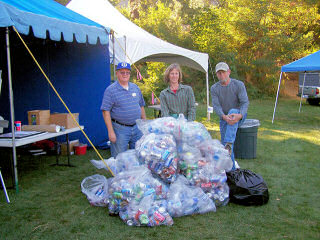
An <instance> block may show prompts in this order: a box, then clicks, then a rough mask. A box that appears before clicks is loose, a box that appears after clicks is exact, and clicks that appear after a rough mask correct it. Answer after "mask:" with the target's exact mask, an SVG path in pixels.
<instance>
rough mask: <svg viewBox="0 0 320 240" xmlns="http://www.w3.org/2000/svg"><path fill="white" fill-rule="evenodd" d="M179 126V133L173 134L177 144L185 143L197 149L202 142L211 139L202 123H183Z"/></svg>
mask: <svg viewBox="0 0 320 240" xmlns="http://www.w3.org/2000/svg"><path fill="white" fill-rule="evenodd" d="M180 121H183V120H180ZM179 126H180V129H179V131H176V132H175V133H174V136H175V138H176V140H177V142H180V143H181V142H182V143H187V144H189V145H190V146H193V147H198V146H199V145H200V144H201V143H202V142H204V141H206V140H209V139H211V135H210V133H209V132H208V131H207V129H206V128H205V126H203V124H202V123H199V122H184V123H183V124H180V125H179Z"/></svg>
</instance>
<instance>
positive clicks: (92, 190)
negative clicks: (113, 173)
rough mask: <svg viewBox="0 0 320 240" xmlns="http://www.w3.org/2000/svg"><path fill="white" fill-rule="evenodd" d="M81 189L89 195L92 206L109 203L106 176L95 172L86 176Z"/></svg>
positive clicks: (103, 205) (102, 205) (104, 205)
mask: <svg viewBox="0 0 320 240" xmlns="http://www.w3.org/2000/svg"><path fill="white" fill-rule="evenodd" d="M81 191H82V192H83V193H84V194H85V195H86V196H87V199H88V201H89V202H90V204H91V205H92V206H98V207H106V206H107V205H108V180H107V178H106V177H105V176H102V175H99V174H95V175H92V176H89V177H86V178H85V179H83V180H82V182H81Z"/></svg>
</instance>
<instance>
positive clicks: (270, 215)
mask: <svg viewBox="0 0 320 240" xmlns="http://www.w3.org/2000/svg"><path fill="white" fill-rule="evenodd" d="M273 107H274V100H273V99H261V100H253V101H251V102H250V107H249V113H248V118H254V119H259V120H260V123H261V126H260V127H259V129H258V145H257V158H256V159H238V162H239V164H240V166H241V167H242V168H246V169H250V170H252V171H254V172H256V173H259V174H261V175H262V176H263V178H264V179H265V181H266V183H267V184H268V187H269V193H270V200H269V202H268V204H266V205H263V206H258V207H244V206H240V205H235V204H231V203H230V204H228V205H227V206H225V207H221V208H218V210H217V212H215V213H208V214H204V215H194V216H185V217H181V218H174V225H173V226H171V227H166V226H161V227H155V228H146V227H129V226H127V225H126V224H124V223H123V222H122V221H121V220H120V218H119V217H109V216H108V211H107V209H106V208H101V207H92V206H90V205H89V203H88V201H87V199H86V197H85V195H83V194H82V193H81V189H80V183H81V181H82V179H84V178H85V177H87V176H90V175H93V174H96V173H99V174H104V175H107V176H110V175H108V174H107V173H106V171H104V170H97V169H96V168H95V167H94V166H93V165H91V163H90V162H89V160H91V159H98V157H97V156H96V154H95V153H94V152H93V151H89V153H88V154H87V155H85V156H72V157H71V163H72V164H74V165H76V167H57V166H55V167H53V166H50V164H52V163H55V158H54V157H41V158H22V157H21V158H20V159H19V163H18V170H19V185H20V189H19V190H20V191H19V193H18V194H16V193H15V190H13V189H10V190H9V196H10V200H11V203H10V204H7V203H6V201H5V197H4V194H3V191H0V239H320V204H319V198H320V191H319V186H320V177H319V175H320V160H319V159H320V157H319V156H320V137H319V132H320V107H315V106H309V105H307V104H303V106H302V112H301V113H298V109H299V102H298V100H285V99H280V100H279V103H278V109H277V113H276V117H275V122H274V124H272V123H271V120H272V113H273ZM205 111H206V106H199V107H198V109H197V120H198V121H201V122H203V123H204V124H205V125H206V127H207V128H208V129H209V130H210V132H211V133H212V136H213V137H214V138H219V128H218V119H217V117H216V116H215V115H213V116H212V115H211V117H212V119H211V121H207V120H206V112H205ZM147 115H148V116H150V117H151V116H153V112H152V110H151V111H149V110H147ZM100 153H101V154H102V155H103V157H104V158H108V157H109V155H110V154H109V151H101V150H100ZM7 160H8V159H3V157H1V163H2V162H3V161H7ZM65 161H66V159H64V158H63V157H62V159H61V162H65ZM9 185H10V184H9Z"/></svg>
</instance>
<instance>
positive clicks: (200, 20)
mask: <svg viewBox="0 0 320 240" xmlns="http://www.w3.org/2000/svg"><path fill="white" fill-rule="evenodd" d="M56 1H57V2H60V3H62V4H64V5H66V4H67V3H68V2H69V1H70V0H56ZM88 2H90V1H89V0H88ZM110 2H111V3H112V4H113V5H114V6H116V8H117V9H118V10H120V11H121V12H122V13H123V14H124V15H125V16H126V17H127V18H129V19H130V20H131V21H133V22H134V23H136V24H137V25H138V26H140V27H142V28H143V29H145V30H146V31H148V32H150V33H151V34H153V35H155V36H157V37H159V38H161V39H163V40H165V41H168V42H170V43H173V44H175V45H178V46H181V47H185V48H188V49H191V50H195V51H200V52H205V53H208V54H209V58H210V65H209V82H210V83H209V85H210V86H211V85H212V84H213V83H214V79H213V77H214V76H213V71H212V70H213V68H214V66H215V64H216V63H218V62H220V61H226V62H227V63H228V64H229V65H230V67H231V70H232V74H231V76H232V77H233V78H237V79H239V80H242V81H244V82H245V85H246V87H247V90H248V93H249V96H250V98H251V99H252V98H258V97H261V95H274V94H275V92H276V89H277V84H278V80H279V75H280V67H281V66H282V65H284V64H287V63H290V62H292V61H294V60H296V59H299V58H301V57H303V56H305V55H307V54H310V53H313V52H315V51H317V50H319V49H320V1H318V0H290V1H288V0H170V1H168V0H128V1H120V0H110ZM123 2H126V3H127V4H123ZM119 3H120V4H119ZM92 4H94V3H92ZM166 67H167V64H163V63H141V64H137V68H138V69H139V70H140V72H141V73H142V76H143V77H144V79H143V81H137V80H135V81H136V82H137V83H138V84H139V86H140V87H141V89H142V91H143V94H144V96H145V99H146V100H147V102H148V103H149V102H150V99H151V91H152V90H153V91H154V92H155V94H156V95H157V96H159V94H160V91H161V90H162V89H163V88H164V87H165V85H164V84H163V81H162V79H163V72H164V70H165V68H166ZM183 73H184V76H183V77H184V82H185V83H186V84H188V85H191V86H192V87H193V89H194V92H195V97H196V100H197V102H199V103H205V102H206V81H205V74H204V73H201V72H199V71H196V70H192V69H190V68H183ZM132 76H133V78H135V77H134V76H136V75H135V71H134V72H133V75H132ZM284 80H286V76H284ZM283 84H285V81H283ZM282 89H283V88H282Z"/></svg>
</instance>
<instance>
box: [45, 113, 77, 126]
mask: <svg viewBox="0 0 320 240" xmlns="http://www.w3.org/2000/svg"><path fill="white" fill-rule="evenodd" d="M72 114H73V116H74V117H75V119H76V120H77V122H78V123H79V113H72ZM50 124H56V125H59V126H61V127H65V128H75V127H77V124H76V123H75V122H74V121H73V119H72V117H71V115H70V114H69V113H54V114H51V115H50Z"/></svg>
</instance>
